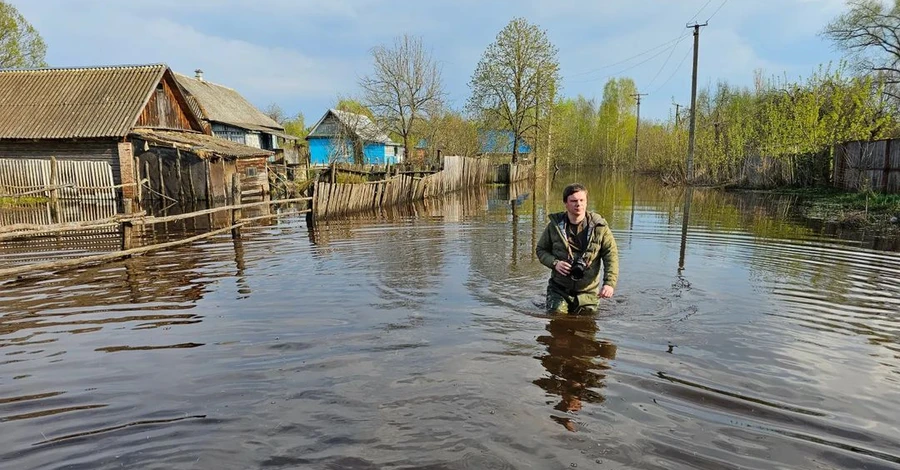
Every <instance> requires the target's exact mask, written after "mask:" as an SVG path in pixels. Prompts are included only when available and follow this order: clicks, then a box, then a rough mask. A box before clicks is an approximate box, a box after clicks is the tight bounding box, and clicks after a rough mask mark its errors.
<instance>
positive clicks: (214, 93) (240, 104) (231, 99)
mask: <svg viewBox="0 0 900 470" xmlns="http://www.w3.org/2000/svg"><path fill="white" fill-rule="evenodd" d="M175 79H176V80H177V81H178V84H179V85H181V86H182V88H184V89H185V90H187V92H188V95H189V96H188V103H189V104H190V106H191V108H192V109H193V110H194V112H195V113H196V114H197V115H198V116H200V117H202V118H203V119H206V120H207V121H210V122H219V123H222V124H229V125H232V126H235V127H240V128H242V129H251V130H260V129H263V130H264V132H272V131H278V132H281V133H284V126H282V125H281V124H278V123H277V122H275V120H273V119H272V118H270V117H269V116H266V115H265V114H263V112H262V111H260V110H258V109H256V106H253V105H252V104H251V103H250V102H249V101H247V100H246V99H245V98H244V97H243V96H241V94H240V93H238V92H237V91H235V90H233V89H231V88H228V87H225V86H222V85H217V84H215V83H210V82H208V81H206V80H198V79H196V78H193V77H188V76H187V75H182V74H180V73H176V74H175Z"/></svg>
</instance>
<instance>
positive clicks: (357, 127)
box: [307, 109, 392, 144]
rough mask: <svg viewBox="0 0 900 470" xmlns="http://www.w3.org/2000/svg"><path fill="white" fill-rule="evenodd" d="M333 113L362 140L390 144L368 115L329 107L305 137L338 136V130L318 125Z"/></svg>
mask: <svg viewBox="0 0 900 470" xmlns="http://www.w3.org/2000/svg"><path fill="white" fill-rule="evenodd" d="M329 114H331V115H334V117H336V118H337V119H338V121H340V122H341V124H342V125H343V126H344V127H345V128H347V129H349V130H350V131H352V132H354V133H356V135H358V136H359V137H360V138H361V139H362V140H364V141H366V142H379V143H383V144H390V143H392V142H391V138H390V137H388V135H387V134H386V133H385V132H384V131H382V130H381V129H380V128H379V127H378V126H377V125H375V123H374V122H372V120H371V119H369V117H368V116H366V115H364V114H356V113H351V112H349V111H341V110H338V109H329V110H328V112H326V113H325V115H324V116H322V119H319V122H317V123H316V125H315V126H313V128H312V129H311V130H310V131H309V135H308V136H307V138H312V137H340V135H339V132H340V131H338V130H336V129H329V130H325V129H320V126H321V125H322V123H323V122H325V120H326V119H327V118H328V115H329Z"/></svg>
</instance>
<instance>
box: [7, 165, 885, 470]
mask: <svg viewBox="0 0 900 470" xmlns="http://www.w3.org/2000/svg"><path fill="white" fill-rule="evenodd" d="M575 179H579V180H582V181H583V182H585V183H586V185H587V186H588V189H589V207H590V208H591V209H592V210H595V211H597V212H600V213H601V214H603V215H604V216H606V217H607V218H608V220H609V221H610V225H611V227H612V229H613V232H614V234H615V236H616V239H617V241H618V246H619V251H620V262H621V275H620V281H619V286H618V288H617V290H616V294H615V297H613V299H610V300H607V301H603V302H602V305H601V312H600V314H598V315H597V316H596V317H558V318H550V317H547V316H545V315H543V314H542V308H541V305H540V304H541V302H542V300H543V293H544V288H545V286H546V280H547V277H548V276H549V270H548V269H547V268H545V267H543V266H542V265H540V263H538V262H537V260H536V259H535V256H534V245H535V243H536V241H537V238H538V237H539V235H540V232H541V231H542V230H543V228H544V225H545V224H546V220H547V219H546V213H547V211H548V210H549V211H560V210H563V205H562V201H561V196H560V194H561V191H562V187H563V186H564V185H565V183H568V182H570V181H572V180H575ZM537 186H538V187H536V188H534V187H531V186H529V185H517V186H515V187H512V188H509V187H486V188H480V189H478V190H476V191H471V192H468V193H460V194H455V195H452V196H450V197H447V198H443V199H440V200H434V201H428V202H427V203H424V204H417V205H415V206H413V207H405V208H397V209H395V210H390V211H386V212H384V213H381V214H377V215H376V214H373V215H367V216H360V217H355V218H353V219H351V220H344V221H329V222H322V223H320V224H319V225H318V226H317V227H316V228H315V229H310V228H308V227H307V225H306V223H305V220H303V218H302V217H296V216H295V217H288V218H284V219H280V220H277V221H275V222H272V223H270V224H269V225H261V226H257V227H254V228H245V229H244V232H243V239H242V240H241V241H240V242H239V243H233V242H232V239H231V237H230V236H229V235H223V236H221V237H217V238H214V239H211V240H208V241H204V242H198V243H196V244H194V245H190V246H182V247H178V248H174V249H172V250H171V251H167V252H163V253H151V254H148V255H144V256H140V257H136V258H133V259H128V260H123V261H119V262H114V263H109V264H104V265H101V266H94V267H89V268H83V269H77V270H70V271H65V272H62V273H58V274H56V275H53V276H45V277H38V278H32V279H25V280H19V281H14V282H6V283H5V284H3V285H2V288H0V436H2V438H0V439H2V440H0V442H2V447H0V467H2V468H4V469H6V468H9V469H56V468H65V469H107V468H142V469H145V468H146V469H248V468H259V469H282V468H284V469H288V468H310V469H365V470H368V469H382V468H385V469H387V468H397V469H434V470H437V469H448V470H449V469H519V468H534V469H570V468H575V467H577V468H579V469H582V468H596V469H617V468H640V469H676V468H710V469H719V468H741V469H776V468H777V469H784V468H798V469H818V468H822V469H825V468H853V469H856V468H868V469H880V468H900V414H898V412H897V410H898V409H900V255H898V252H897V251H898V250H900V243H898V241H897V240H896V239H891V238H881V237H878V236H876V235H873V234H866V233H853V232H847V233H842V232H840V231H839V230H836V229H832V228H829V227H821V226H814V225H810V224H804V223H803V222H801V221H799V220H796V219H795V218H794V216H793V215H792V212H791V210H790V205H791V201H789V200H786V199H780V198H773V197H770V196H764V195H760V194H729V193H721V192H716V191H700V190H695V191H693V192H692V193H691V194H690V207H689V210H690V217H688V218H687V219H685V217H684V215H685V209H686V208H687V205H686V204H685V197H686V192H685V191H684V190H683V189H680V188H663V187H660V186H658V185H656V184H655V183H654V182H653V181H652V180H641V181H637V182H634V181H633V180H631V179H629V178H625V177H616V176H605V177H596V176H591V175H586V174H581V175H574V174H568V175H566V174H562V175H558V177H557V178H556V179H555V180H554V181H553V185H552V187H551V189H550V191H549V194H548V193H547V190H546V188H545V187H544V183H543V182H541V183H539V184H538V185H537ZM685 220H687V223H686V224H683V221H685ZM201 225H202V224H201ZM201 228H202V227H199V226H195V225H188V224H172V225H171V226H169V227H166V228H164V229H157V230H158V231H159V233H157V232H154V233H153V234H150V235H148V237H149V238H153V239H156V238H163V239H176V238H180V237H183V236H186V235H190V234H194V233H195V230H199V229H201ZM683 228H684V230H683ZM42 243H44V245H47V244H48V243H49V242H46V241H44V242H42ZM106 244H109V243H106ZM50 245H52V244H50ZM83 245H84V244H83ZM100 245H103V246H104V248H102V249H114V247H113V248H109V247H106V246H105V244H104V243H100ZM91 246H92V245H90V244H88V245H84V246H82V245H79V246H78V247H76V248H73V249H71V250H68V251H67V249H66V248H65V247H63V246H57V247H55V248H54V247H52V246H51V247H50V248H45V249H47V250H51V251H52V253H51V255H52V256H62V255H61V253H76V254H78V253H84V252H89V251H90V250H91V249H92V248H91ZM26 252H27V246H22V244H17V245H11V244H8V243H7V244H5V245H2V246H0V260H3V262H4V263H7V264H9V263H14V262H20V261H21V260H22V257H23V256H24V255H23V253H26ZM42 256H43V255H35V258H41V257H42ZM47 256H50V255H47Z"/></svg>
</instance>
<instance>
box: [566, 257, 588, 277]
mask: <svg viewBox="0 0 900 470" xmlns="http://www.w3.org/2000/svg"><path fill="white" fill-rule="evenodd" d="M584 268H585V264H584V260H582V259H579V260H577V261H575V263H573V264H572V268H571V269H570V270H569V276H570V277H571V278H572V279H574V280H576V281H580V280H581V279H582V278H584Z"/></svg>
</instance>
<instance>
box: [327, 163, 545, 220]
mask: <svg viewBox="0 0 900 470" xmlns="http://www.w3.org/2000/svg"><path fill="white" fill-rule="evenodd" d="M533 175H534V167H533V166H531V165H509V164H507V165H499V166H497V165H494V164H493V163H491V162H490V161H488V160H485V159H476V158H466V157H458V156H445V157H443V169H442V170H441V171H438V172H436V173H432V174H429V175H426V176H424V177H421V178H416V177H413V176H408V175H404V174H401V175H397V176H393V177H391V178H387V179H385V180H382V181H370V182H367V183H357V184H347V183H327V182H320V183H316V185H315V186H314V191H313V209H312V210H313V214H315V216H316V217H319V218H328V217H332V216H336V215H342V214H349V213H353V212H361V211H371V210H374V209H376V208H379V207H386V206H392V205H395V204H400V203H403V202H410V201H417V200H422V199H426V198H431V197H435V196H438V195H441V194H447V193H451V192H455V191H459V190H462V189H464V188H471V187H474V186H478V185H483V184H490V183H497V182H505V183H506V182H510V181H511V178H513V177H514V178H517V179H512V181H517V180H521V179H524V178H530V177H533Z"/></svg>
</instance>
